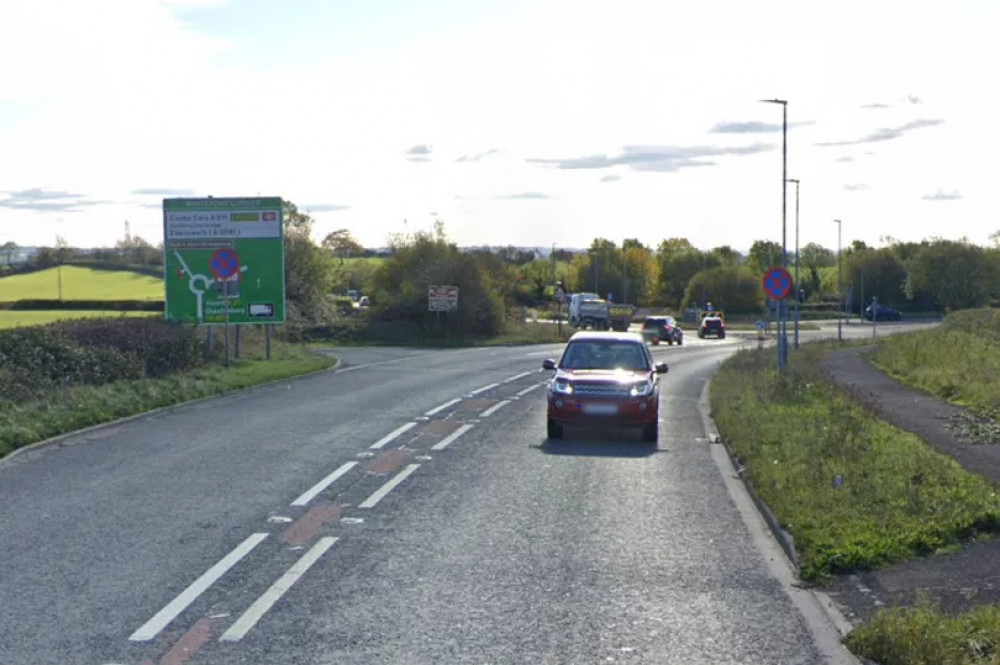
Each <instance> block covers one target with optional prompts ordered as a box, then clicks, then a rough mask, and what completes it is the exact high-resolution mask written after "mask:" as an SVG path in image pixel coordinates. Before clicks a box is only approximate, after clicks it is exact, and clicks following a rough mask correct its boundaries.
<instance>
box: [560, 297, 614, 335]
mask: <svg viewBox="0 0 1000 665" xmlns="http://www.w3.org/2000/svg"><path fill="white" fill-rule="evenodd" d="M569 323H570V325H571V326H575V327H577V328H593V329H594V330H607V329H608V328H610V327H611V321H610V319H609V315H608V301H607V300H604V299H603V298H601V297H600V296H599V295H597V294H596V293H574V294H573V295H571V296H570V297H569Z"/></svg>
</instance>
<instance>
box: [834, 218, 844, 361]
mask: <svg viewBox="0 0 1000 665" xmlns="http://www.w3.org/2000/svg"><path fill="white" fill-rule="evenodd" d="M833 221H834V223H835V224H836V225H837V339H838V340H841V341H843V339H844V332H843V329H842V327H841V324H842V321H841V319H842V318H843V317H842V316H841V313H842V312H843V310H844V297H843V296H842V295H841V293H840V292H841V286H840V284H841V263H842V262H841V259H840V257H841V254H842V252H841V251H840V228H841V222H840V220H839V219H835V220H833Z"/></svg>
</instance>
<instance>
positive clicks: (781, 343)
mask: <svg viewBox="0 0 1000 665" xmlns="http://www.w3.org/2000/svg"><path fill="white" fill-rule="evenodd" d="M760 101H762V102H764V103H765V104H781V267H782V268H785V267H787V265H788V249H787V241H786V232H785V229H786V223H785V221H786V210H787V200H788V100H785V99H761V100H760ZM778 312H779V315H778V345H777V346H778V369H779V370H781V371H784V369H785V366H786V365H787V364H788V303H787V299H786V298H782V300H781V302H780V303H778Z"/></svg>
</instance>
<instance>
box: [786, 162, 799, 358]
mask: <svg viewBox="0 0 1000 665" xmlns="http://www.w3.org/2000/svg"><path fill="white" fill-rule="evenodd" d="M788 182H794V183H795V323H794V326H795V348H796V349H797V348H799V294H800V293H801V291H800V290H799V181H798V180H796V179H795V178H789V179H788Z"/></svg>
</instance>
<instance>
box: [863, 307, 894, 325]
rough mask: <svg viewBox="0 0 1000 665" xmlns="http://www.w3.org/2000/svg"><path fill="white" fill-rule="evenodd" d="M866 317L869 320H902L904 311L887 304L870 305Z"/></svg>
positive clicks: (866, 309) (866, 310)
mask: <svg viewBox="0 0 1000 665" xmlns="http://www.w3.org/2000/svg"><path fill="white" fill-rule="evenodd" d="M865 318H866V319H868V320H869V321H901V320H902V318H903V313H902V312H900V311H899V310H898V309H893V308H892V307H887V306H886V305H868V307H866V308H865Z"/></svg>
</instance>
